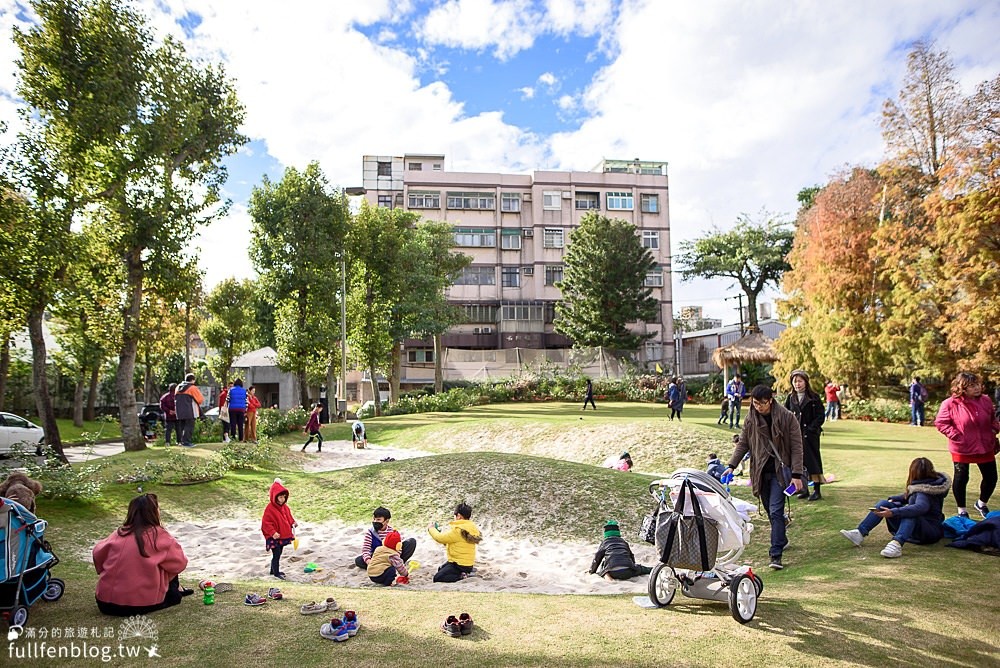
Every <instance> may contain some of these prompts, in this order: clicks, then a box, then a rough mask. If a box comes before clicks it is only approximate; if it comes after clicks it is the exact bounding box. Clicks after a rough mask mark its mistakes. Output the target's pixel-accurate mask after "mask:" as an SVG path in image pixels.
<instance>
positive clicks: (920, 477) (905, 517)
mask: <svg viewBox="0 0 1000 668" xmlns="http://www.w3.org/2000/svg"><path fill="white" fill-rule="evenodd" d="M950 488H951V479H950V478H949V477H948V476H947V475H946V474H944V473H938V472H937V471H935V470H934V464H932V463H931V460H929V459H927V458H926V457H917V458H916V459H914V460H913V461H912V462H910V473H909V475H908V476H907V478H906V491H905V492H903V493H902V494H900V495H898V496H890V497H889V498H888V499H882V500H881V501H878V502H877V503H876V504H875V507H874V508H871V509H870V510H869V512H868V515H867V516H866V517H865V519H863V520H861V524H859V525H858V528H857V529H850V530H846V529H845V530H841V532H840V533H841V534H842V535H843V536H844V538H846V539H847V540H849V541H851V542H852V543H854V544H855V545H861V542H862V541H863V540H864V539H865V536H867V535H868V534H869V533H871V531H872V529H874V528H875V527H877V526H878V525H879V523H880V522H881V521H882V520H883V519H885V523H886V525H887V526H888V527H889V531H890V532H892V540H890V541H889V544H888V545H886V546H885V549H884V550H882V553H881V554H882V556H883V557H886V558H887V559H894V558H896V557H901V556H903V543H906V542H910V543H917V544H918V545H929V544H931V543H936V542H938V541H939V540H941V538H942V537H943V536H944V513H942V512H941V507H942V506H943V505H944V499H945V497H946V496H948V490H949V489H950Z"/></svg>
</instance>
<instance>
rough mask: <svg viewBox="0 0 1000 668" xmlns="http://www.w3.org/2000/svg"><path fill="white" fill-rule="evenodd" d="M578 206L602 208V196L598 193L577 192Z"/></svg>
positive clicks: (580, 207)
mask: <svg viewBox="0 0 1000 668" xmlns="http://www.w3.org/2000/svg"><path fill="white" fill-rule="evenodd" d="M576 208H577V209H578V210H584V209H600V208H601V196H600V195H599V194H598V193H580V192H578V193H577V194H576Z"/></svg>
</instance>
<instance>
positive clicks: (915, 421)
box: [910, 376, 927, 427]
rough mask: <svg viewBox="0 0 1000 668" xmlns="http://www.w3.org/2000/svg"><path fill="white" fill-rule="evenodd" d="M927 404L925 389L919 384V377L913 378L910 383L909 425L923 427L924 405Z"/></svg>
mask: <svg viewBox="0 0 1000 668" xmlns="http://www.w3.org/2000/svg"><path fill="white" fill-rule="evenodd" d="M926 403H927V388H926V387H924V386H923V384H921V382H920V377H919V376H914V377H913V382H912V383H910V425H911V426H914V427H923V426H924V416H925V413H924V405H925V404H926Z"/></svg>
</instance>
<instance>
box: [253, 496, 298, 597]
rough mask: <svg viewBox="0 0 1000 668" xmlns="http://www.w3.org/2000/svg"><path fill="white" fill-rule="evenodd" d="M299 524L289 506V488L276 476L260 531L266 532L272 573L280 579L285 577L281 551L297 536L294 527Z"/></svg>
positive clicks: (266, 543)
mask: <svg viewBox="0 0 1000 668" xmlns="http://www.w3.org/2000/svg"><path fill="white" fill-rule="evenodd" d="M296 526H298V525H297V524H296V523H295V518H294V517H292V510H291V508H289V507H288V490H287V489H285V486H284V484H282V482H281V478H275V479H274V483H273V484H272V485H271V502H270V503H269V504H267V508H265V509H264V517H263V518H262V519H261V521H260V531H261V533H263V534H264V540H265V545H266V548H267V549H268V550H269V551H270V552H271V575H273V576H274V577H276V578H278V579H279V580H284V579H285V574H284V573H282V572H281V571H280V570H279V569H278V564H279V562H280V561H281V552H282V550H284V549H285V546H286V545H288V544H289V543H291V542H292V540H293V539H294V538H295V533H294V531H293V529H295V527H296Z"/></svg>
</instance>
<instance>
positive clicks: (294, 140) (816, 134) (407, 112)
mask: <svg viewBox="0 0 1000 668" xmlns="http://www.w3.org/2000/svg"><path fill="white" fill-rule="evenodd" d="M134 4H135V5H136V7H138V8H139V9H140V10H141V11H142V12H144V13H145V14H146V15H147V17H148V18H149V21H150V24H151V26H152V27H153V30H154V33H155V34H156V35H158V36H161V37H162V36H163V35H166V34H168V33H170V34H173V35H175V36H176V37H178V38H180V39H182V40H183V41H184V42H185V44H186V46H187V48H188V50H189V53H190V54H192V55H193V56H195V57H199V58H204V59H207V60H211V61H214V62H221V63H224V65H225V67H226V69H227V72H228V73H229V74H230V76H232V77H233V78H234V79H235V80H236V84H237V88H238V91H239V95H240V98H241V100H242V101H243V103H244V104H245V105H246V108H247V121H246V125H245V127H244V128H243V130H244V133H245V134H247V135H248V136H249V137H250V138H251V139H252V141H251V143H250V144H248V145H247V146H246V147H244V149H243V150H242V151H241V152H240V154H239V155H237V156H235V157H233V158H232V159H230V160H229V161H228V163H227V166H228V168H229V172H230V181H229V182H228V183H227V185H226V192H227V193H228V194H229V196H230V197H231V198H232V200H233V206H232V207H231V209H230V211H229V213H228V215H227V217H226V218H224V219H222V220H219V221H217V222H216V223H214V224H213V225H211V226H210V227H208V228H206V229H204V230H203V232H202V234H201V237H200V239H199V240H198V242H197V246H198V248H199V249H200V254H201V258H202V265H203V267H204V269H205V273H206V284H207V286H208V287H211V286H213V285H214V284H216V283H218V282H219V281H220V280H222V279H224V278H227V277H229V276H236V277H237V278H243V277H252V275H253V271H252V267H251V266H250V263H249V260H248V258H247V254H246V247H247V245H248V243H249V228H250V224H249V217H248V215H247V212H246V201H247V198H248V196H249V193H250V190H251V188H252V187H253V186H254V185H257V184H259V183H260V179H261V177H262V175H263V174H267V175H268V176H269V177H271V178H280V176H281V173H282V171H283V170H284V169H285V168H286V167H287V166H295V167H297V168H302V167H304V166H305V165H306V164H307V163H308V162H310V161H312V160H317V161H319V163H320V165H321V167H322V168H323V170H324V172H325V173H326V175H327V177H328V178H329V180H330V182H331V183H333V184H336V185H341V186H350V185H357V184H359V182H360V178H361V160H362V156H363V155H365V154H383V155H386V154H388V155H402V154H404V153H416V152H434V153H444V154H446V156H447V161H446V167H447V168H451V169H457V170H466V171H508V172H515V173H527V172H530V171H532V170H535V169H577V170H588V169H591V168H592V167H593V166H594V165H595V164H597V163H598V162H599V161H600V160H601V159H602V158H628V159H630V158H634V157H637V156H638V157H641V158H643V159H649V160H666V161H667V162H668V163H669V176H670V201H669V212H670V218H671V228H672V229H671V236H672V239H671V246H672V249H673V250H674V252H676V250H677V248H678V244H679V243H680V242H681V241H683V240H687V239H692V238H695V237H697V236H701V235H703V234H705V233H706V232H708V231H710V230H712V229H713V228H719V229H726V228H728V227H730V226H731V225H732V224H733V223H734V222H735V220H736V218H737V216H738V215H739V214H741V213H748V214H751V215H755V214H756V213H757V212H759V211H760V210H762V209H766V210H767V211H770V212H773V213H776V214H779V215H784V216H786V217H787V218H788V219H789V220H790V219H791V218H792V217H793V216H794V213H795V209H796V206H797V205H796V201H795V195H796V193H797V192H798V191H799V190H800V189H801V188H802V187H805V186H809V185H813V184H818V183H824V182H826V181H827V180H828V179H829V178H830V177H831V176H832V175H833V174H835V173H837V172H838V171H839V170H842V169H843V168H844V167H846V166H848V165H854V164H862V165H873V164H875V163H877V162H878V161H879V160H880V159H881V157H882V153H883V145H882V140H881V134H880V128H879V120H880V113H881V108H882V103H883V102H884V100H885V99H886V97H888V96H893V95H895V93H896V91H897V90H898V88H899V82H900V80H901V77H902V75H903V73H904V72H905V61H906V54H907V52H908V50H909V47H910V45H911V44H912V43H913V41H914V40H916V39H919V38H925V39H926V38H929V39H933V40H935V41H936V45H937V47H938V48H939V49H944V50H947V51H948V53H949V54H950V55H951V57H952V59H953V60H954V62H955V65H956V75H957V77H958V79H959V81H960V83H961V86H962V89H963V92H964V93H965V94H971V93H972V92H973V90H974V88H975V86H976V85H977V84H978V83H980V82H982V81H984V80H987V79H993V78H994V77H996V76H997V74H998V73H1000V40H998V39H997V38H996V35H998V34H1000V2H997V1H996V0H988V1H979V0H955V1H950V2H940V1H939V0H881V1H880V2H877V3H866V2H822V1H820V0H757V1H755V2H743V3H735V2H730V1H725V0H703V1H702V2H699V3H690V2H675V1H668V0H365V1H364V2H356V1H353V0H323V1H321V0H297V1H296V2H294V3H287V4H285V5H280V6H279V5H278V4H275V3H274V2H271V1H270V0H241V1H240V2H234V1H232V0H135V3H134ZM26 7H27V4H26V3H25V2H24V1H23V0H0V121H4V120H5V121H8V122H9V123H11V126H12V127H13V128H15V129H16V126H17V121H16V114H15V108H16V104H17V103H16V95H15V94H14V86H15V78H14V70H15V68H14V60H15V59H16V57H17V52H16V49H15V47H14V45H13V43H12V42H11V40H10V37H9V34H10V30H11V28H12V26H14V25H22V26H23V25H24V24H25V21H27V20H29V19H30V12H28V11H27V10H26ZM735 292H736V290H735V289H733V288H732V287H730V286H729V285H728V284H727V283H725V282H723V281H694V282H691V283H682V282H680V280H679V278H677V277H676V276H675V277H674V300H675V303H676V304H677V306H678V307H680V306H685V305H689V304H702V305H703V306H705V310H706V314H707V315H709V316H714V317H720V318H724V319H725V320H726V321H727V322H732V321H733V320H734V317H733V313H732V310H731V304H730V303H727V302H725V301H723V300H724V298H725V297H726V296H729V295H732V294H735Z"/></svg>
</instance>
